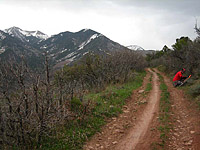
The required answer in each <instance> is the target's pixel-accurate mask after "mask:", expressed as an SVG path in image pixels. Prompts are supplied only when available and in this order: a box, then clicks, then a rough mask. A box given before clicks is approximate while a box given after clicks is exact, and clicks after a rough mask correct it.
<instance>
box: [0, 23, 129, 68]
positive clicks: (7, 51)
mask: <svg viewBox="0 0 200 150" xmlns="http://www.w3.org/2000/svg"><path fill="white" fill-rule="evenodd" d="M125 49H127V50H128V48H126V47H124V46H122V45H120V44H119V43H116V42H114V41H112V40H110V39H109V38H107V37H106V36H104V35H103V34H101V33H98V32H96V31H93V30H91V29H83V30H80V31H78V32H69V31H66V32H62V33H59V34H56V35H53V36H51V37H49V38H47V36H46V35H45V34H43V33H42V32H40V31H25V30H22V29H20V28H17V27H12V28H9V29H6V30H5V31H1V32H0V58H1V59H5V60H6V59H8V58H9V56H10V55H13V56H14V55H15V56H16V57H17V55H24V56H25V58H27V59H28V61H29V62H32V63H34V64H37V63H38V64H39V63H41V57H43V53H44V52H47V53H48V55H49V56H50V59H51V62H52V63H53V65H55V66H56V67H62V66H63V65H64V64H69V63H71V62H73V61H76V60H78V59H80V58H81V57H83V56H84V55H86V54H87V53H94V54H101V55H107V54H109V53H110V52H112V51H121V50H125Z"/></svg>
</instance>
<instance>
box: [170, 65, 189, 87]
mask: <svg viewBox="0 0 200 150" xmlns="http://www.w3.org/2000/svg"><path fill="white" fill-rule="evenodd" d="M185 71H186V70H185V68H183V69H182V70H181V71H179V72H177V73H176V75H175V76H174V78H173V85H174V87H176V86H178V85H180V84H181V83H182V81H183V80H184V79H186V78H187V77H185V76H183V73H185Z"/></svg>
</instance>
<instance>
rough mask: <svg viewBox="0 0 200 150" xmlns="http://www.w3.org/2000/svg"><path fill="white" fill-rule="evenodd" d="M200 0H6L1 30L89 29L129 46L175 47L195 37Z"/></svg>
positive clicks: (0, 3) (0, 9) (0, 1)
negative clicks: (186, 37) (177, 42)
mask: <svg viewBox="0 0 200 150" xmlns="http://www.w3.org/2000/svg"><path fill="white" fill-rule="evenodd" d="M196 19H197V21H198V24H199V25H200V0H0V20H1V21H0V30H4V29H6V28H9V27H12V26H16V27H20V28H21V29H23V30H28V31H31V30H40V31H42V32H44V33H46V34H48V35H54V34H58V33H60V32H64V31H71V32H77V31H79V30H81V29H84V28H89V29H92V30H95V31H97V32H100V33H102V34H104V35H105V36H107V37H108V38H110V39H111V40H113V41H115V42H118V43H120V44H122V45H124V46H128V45H139V46H141V47H143V48H144V49H162V48H163V46H164V45H167V46H169V47H171V45H172V44H174V43H175V40H176V38H180V37H181V36H188V37H190V38H191V39H194V38H195V37H196V36H197V35H196V33H195V31H194V26H195V23H196Z"/></svg>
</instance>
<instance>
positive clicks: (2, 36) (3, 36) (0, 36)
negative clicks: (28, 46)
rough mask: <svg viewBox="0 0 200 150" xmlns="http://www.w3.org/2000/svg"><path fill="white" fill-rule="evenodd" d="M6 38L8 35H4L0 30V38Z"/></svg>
mask: <svg viewBox="0 0 200 150" xmlns="http://www.w3.org/2000/svg"><path fill="white" fill-rule="evenodd" d="M5 38H6V36H5V35H3V34H2V32H1V31H0V39H1V40H3V39H5Z"/></svg>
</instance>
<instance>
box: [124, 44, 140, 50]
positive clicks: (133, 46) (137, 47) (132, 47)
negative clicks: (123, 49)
mask: <svg viewBox="0 0 200 150" xmlns="http://www.w3.org/2000/svg"><path fill="white" fill-rule="evenodd" d="M127 48H128V49H131V50H144V48H142V47H141V46H138V45H130V46H127Z"/></svg>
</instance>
